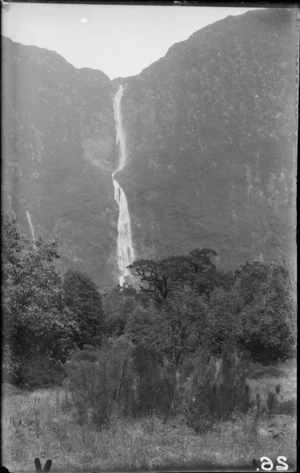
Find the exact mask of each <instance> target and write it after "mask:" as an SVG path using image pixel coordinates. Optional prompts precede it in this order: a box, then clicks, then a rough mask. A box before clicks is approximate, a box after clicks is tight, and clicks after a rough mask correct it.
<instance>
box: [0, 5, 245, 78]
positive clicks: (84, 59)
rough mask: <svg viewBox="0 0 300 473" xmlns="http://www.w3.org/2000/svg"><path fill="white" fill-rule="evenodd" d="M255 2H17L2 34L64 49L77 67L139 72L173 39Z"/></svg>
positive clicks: (110, 74)
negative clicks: (210, 4) (232, 4)
mask: <svg viewBox="0 0 300 473" xmlns="http://www.w3.org/2000/svg"><path fill="white" fill-rule="evenodd" d="M248 10H250V9H249V8H232V7H202V6H201V7H190V6H188V7H183V6H159V5H121V4H120V5H118V4H112V5H101V4H98V5H93V4H92V5H86V4H37V3H25V4H24V3H23V4H22V3H12V4H10V8H9V10H8V11H5V12H4V13H3V14H2V34H3V35H4V36H8V37H10V38H11V39H12V40H13V41H16V42H20V43H22V44H26V45H35V46H39V47H43V48H47V49H50V50H54V51H56V52H58V53H59V54H60V55H61V56H63V57H64V58H65V59H66V60H67V61H68V62H70V63H71V64H73V65H74V66H75V67H91V68H93V69H100V70H101V71H103V72H104V73H105V74H107V75H108V77H109V78H110V79H114V78H116V77H128V76H132V75H136V74H139V73H140V72H141V70H142V69H144V68H145V67H148V66H149V65H150V64H151V63H153V62H154V61H157V60H158V59H159V58H161V57H163V56H164V55H165V54H166V52H167V51H168V49H169V47H170V46H172V44H174V43H177V42H179V41H183V40H185V39H187V38H189V36H191V34H192V33H194V32H195V31H197V30H199V29H201V28H203V27H204V26H206V25H207V24H211V23H214V22H216V21H218V20H220V19H222V18H226V17H227V16H228V15H241V14H242V13H245V12H246V11H248Z"/></svg>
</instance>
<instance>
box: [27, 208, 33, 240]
mask: <svg viewBox="0 0 300 473" xmlns="http://www.w3.org/2000/svg"><path fill="white" fill-rule="evenodd" d="M26 215H27V220H28V224H29V228H30V233H31V237H32V240H33V241H34V240H35V236H34V228H33V225H32V222H31V218H30V213H29V212H28V210H26Z"/></svg>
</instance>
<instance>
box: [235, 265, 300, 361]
mask: <svg viewBox="0 0 300 473" xmlns="http://www.w3.org/2000/svg"><path fill="white" fill-rule="evenodd" d="M236 288H237V289H238V290H239V291H240V293H241V295H242V297H243V299H244V307H243V309H242V311H241V313H240V320H241V334H240V343H241V345H242V346H244V347H245V348H247V349H248V350H249V351H250V352H251V354H252V356H253V357H254V358H255V359H256V360H258V361H263V362H272V361H277V360H278V359H285V358H287V357H288V356H290V355H291V354H292V353H293V351H294V348H295V342H296V307H295V298H294V287H293V283H292V280H291V278H290V273H289V271H288V268H287V267H286V266H284V265H283V266H282V265H278V264H272V265H269V266H267V265H263V264H262V263H257V262H256V263H253V264H252V265H250V264H249V263H248V264H247V265H245V266H244V267H243V268H242V270H241V272H239V274H238V278H237V282H236Z"/></svg>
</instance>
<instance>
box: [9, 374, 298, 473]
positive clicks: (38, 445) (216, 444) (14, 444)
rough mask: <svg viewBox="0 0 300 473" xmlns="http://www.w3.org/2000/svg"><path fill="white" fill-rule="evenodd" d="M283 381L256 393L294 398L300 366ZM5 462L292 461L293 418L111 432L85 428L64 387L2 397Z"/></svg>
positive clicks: (254, 387)
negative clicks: (198, 430)
mask: <svg viewBox="0 0 300 473" xmlns="http://www.w3.org/2000/svg"><path fill="white" fill-rule="evenodd" d="M284 371H285V376H284V377H282V378H278V377H277V378H271V377H267V378H261V379H258V380H250V381H249V384H250V387H251V392H252V395H253V396H255V395H256V393H260V395H261V397H262V400H263V401H262V402H265V401H266V398H267V392H268V389H269V388H271V387H275V386H276V385H278V384H279V383H280V384H281V393H280V395H281V396H282V400H283V401H286V400H291V399H295V392H296V388H295V387H296V384H295V383H296V373H295V369H289V368H288V367H285V370H284ZM2 423H3V439H2V442H3V448H2V462H3V465H5V466H6V467H7V468H9V470H10V471H14V472H17V471H22V470H23V471H24V470H27V471H32V467H33V459H34V458H35V457H36V456H39V457H40V458H42V459H47V458H51V459H52V461H53V470H61V471H62V470H83V469H93V470H94V471H97V470H98V471H100V470H123V471H124V470H126V469H127V470H138V469H143V470H148V469H150V470H151V469H152V470H153V469H158V468H160V469H163V468H168V467H169V468H170V467H171V468H175V467H177V468H183V467H186V468H189V467H190V468H192V467H194V468H196V467H197V466H198V467H199V468H201V466H202V467H203V468H205V465H215V466H218V467H219V468H222V466H223V467H224V468H225V467H229V466H230V467H233V468H234V467H235V466H238V465H241V464H248V465H251V463H252V459H253V458H256V459H259V458H260V457H261V456H268V457H269V458H271V459H272V460H275V459H276V457H277V456H278V455H284V456H286V457H287V459H288V463H293V462H294V461H295V455H296V451H295V450H296V449H295V446H296V425H295V418H294V417H293V416H288V415H275V416H272V418H270V419H255V416H253V415H249V414H248V415H237V416H236V417H235V418H234V419H233V420H232V421H228V422H218V423H217V424H215V425H214V426H213V428H212V429H211V430H210V431H208V432H206V433H202V434H200V435H196V434H195V432H194V431H193V430H192V429H190V428H188V427H187V426H186V425H185V421H184V419H183V418H182V417H179V416H178V417H177V418H175V419H170V420H169V421H168V422H167V423H165V424H163V422H162V421H161V420H160V419H158V418H157V417H155V416H152V417H147V418H144V419H139V420H132V419H130V420H129V419H126V418H120V417H119V418H117V417H116V418H114V419H112V422H111V426H110V427H109V429H103V430H98V429H97V428H96V426H95V425H94V424H92V423H90V424H85V425H80V423H79V422H78V419H77V417H76V412H75V410H74V407H73V404H72V399H71V396H70V394H69V393H67V392H66V391H65V390H64V389H61V388H59V389H55V390H51V391H50V390H38V391H35V392H33V393H24V392H23V393H21V394H20V393H14V392H12V393H11V394H9V395H7V396H5V398H4V401H3V406H2Z"/></svg>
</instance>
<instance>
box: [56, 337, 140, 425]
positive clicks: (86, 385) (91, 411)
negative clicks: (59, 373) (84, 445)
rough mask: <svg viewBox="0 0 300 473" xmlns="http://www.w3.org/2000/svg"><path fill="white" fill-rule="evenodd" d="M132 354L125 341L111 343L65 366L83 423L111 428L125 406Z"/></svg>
mask: <svg viewBox="0 0 300 473" xmlns="http://www.w3.org/2000/svg"><path fill="white" fill-rule="evenodd" d="M121 338H122V337H121ZM131 350H132V346H131V344H130V342H128V341H127V340H126V339H124V338H123V339H121V340H120V339H119V340H109V341H107V342H105V343H104V344H103V347H102V348H101V349H94V348H92V347H85V348H84V349H83V350H77V351H75V352H73V353H72V356H71V357H70V359H69V360H68V362H67V363H66V365H65V371H66V374H67V381H66V382H67V386H68V389H70V391H71V392H72V395H73V400H74V404H75V407H76V409H77V414H78V419H79V421H81V422H89V421H92V422H94V423H96V424H97V425H98V426H99V427H102V426H103V425H105V424H109V422H110V419H111V415H112V413H113V411H114V409H117V408H118V407H119V405H121V404H122V397H123V390H124V388H126V379H127V378H128V377H130V353H131ZM125 390H126V389H125Z"/></svg>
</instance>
